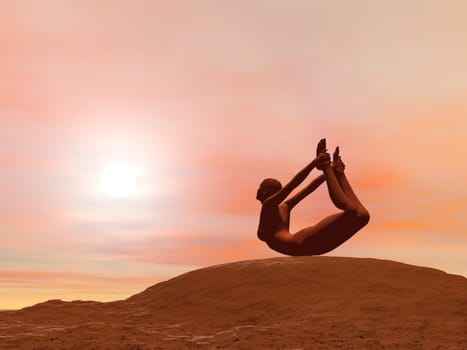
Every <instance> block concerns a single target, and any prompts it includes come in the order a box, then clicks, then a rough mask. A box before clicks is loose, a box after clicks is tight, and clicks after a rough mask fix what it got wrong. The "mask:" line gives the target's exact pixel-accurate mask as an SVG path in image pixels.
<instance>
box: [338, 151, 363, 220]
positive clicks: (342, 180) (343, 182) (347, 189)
mask: <svg viewBox="0 0 467 350" xmlns="http://www.w3.org/2000/svg"><path fill="white" fill-rule="evenodd" d="M332 158H333V159H332V168H333V170H334V174H335V176H336V178H337V181H338V182H339V185H340V186H341V188H342V190H343V191H344V193H345V195H346V196H347V198H348V199H350V200H351V201H352V202H353V204H354V205H355V206H356V207H357V210H358V212H359V213H360V214H361V215H368V216H369V214H368V210H366V208H365V207H364V206H363V204H362V203H361V202H360V200H359V199H358V198H357V196H356V195H355V192H354V191H353V190H352V187H351V186H350V183H349V181H348V180H347V177H346V176H345V173H344V169H345V165H344V163H343V162H342V159H341V157H340V155H339V147H336V150H335V151H334V154H333V156H332Z"/></svg>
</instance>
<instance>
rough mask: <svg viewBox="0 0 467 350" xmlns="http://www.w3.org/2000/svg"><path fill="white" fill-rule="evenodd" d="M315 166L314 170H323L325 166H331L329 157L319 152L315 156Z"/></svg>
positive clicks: (327, 154) (325, 153)
mask: <svg viewBox="0 0 467 350" xmlns="http://www.w3.org/2000/svg"><path fill="white" fill-rule="evenodd" d="M315 164H316V169H318V170H323V169H324V168H326V167H327V166H330V165H331V156H330V155H329V153H327V152H326V151H325V152H321V153H320V154H318V155H317V156H316V158H315Z"/></svg>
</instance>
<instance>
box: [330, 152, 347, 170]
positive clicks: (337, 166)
mask: <svg viewBox="0 0 467 350" xmlns="http://www.w3.org/2000/svg"><path fill="white" fill-rule="evenodd" d="M332 168H333V169H334V171H335V172H337V173H343V172H344V169H345V164H344V162H343V161H342V158H341V156H340V155H339V146H337V147H336V150H335V151H334V153H333V154H332Z"/></svg>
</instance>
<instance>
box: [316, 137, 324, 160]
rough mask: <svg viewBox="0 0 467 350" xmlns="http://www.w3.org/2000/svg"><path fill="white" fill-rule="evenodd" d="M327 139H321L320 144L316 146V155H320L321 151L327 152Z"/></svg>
mask: <svg viewBox="0 0 467 350" xmlns="http://www.w3.org/2000/svg"><path fill="white" fill-rule="evenodd" d="M326 151H327V149H326V139H321V140H319V142H318V146H316V156H319V155H320V153H324V152H326Z"/></svg>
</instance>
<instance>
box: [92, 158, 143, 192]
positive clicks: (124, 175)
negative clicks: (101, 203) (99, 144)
mask: <svg viewBox="0 0 467 350" xmlns="http://www.w3.org/2000/svg"><path fill="white" fill-rule="evenodd" d="M136 179H137V170H136V168H135V167H133V166H131V165H129V164H127V163H122V162H118V163H113V164H110V165H109V166H107V167H106V168H105V169H104V171H103V172H102V175H101V178H100V184H99V188H100V190H101V191H102V192H104V193H105V194H107V195H109V196H110V197H113V198H125V197H128V196H130V195H131V194H133V193H135V192H136V187H137V185H136Z"/></svg>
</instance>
